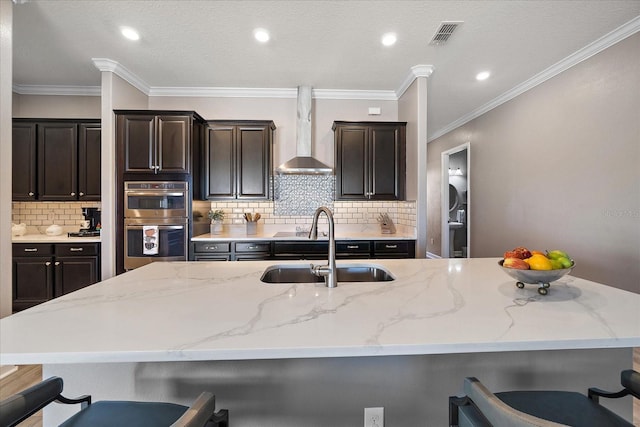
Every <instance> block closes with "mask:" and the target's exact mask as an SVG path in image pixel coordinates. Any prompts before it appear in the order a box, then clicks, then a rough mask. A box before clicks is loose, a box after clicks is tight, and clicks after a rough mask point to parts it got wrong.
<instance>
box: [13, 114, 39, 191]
mask: <svg viewBox="0 0 640 427" xmlns="http://www.w3.org/2000/svg"><path fill="white" fill-rule="evenodd" d="M12 138H13V139H12V141H13V144H12V153H11V156H12V159H13V160H12V163H11V165H12V166H11V176H12V187H13V188H12V199H13V200H36V198H37V197H38V189H37V181H36V179H37V174H36V168H37V165H36V124H35V123H29V122H22V123H16V122H14V123H13V137H12Z"/></svg>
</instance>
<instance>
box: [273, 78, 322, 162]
mask: <svg viewBox="0 0 640 427" xmlns="http://www.w3.org/2000/svg"><path fill="white" fill-rule="evenodd" d="M297 114H298V118H297V122H296V123H297V127H296V130H297V132H296V157H294V158H293V159H291V160H289V161H287V162H285V163H283V164H281V165H280V166H278V168H277V169H276V173H278V174H280V175H287V174H288V175H333V169H332V168H331V167H329V166H327V165H325V164H324V163H322V162H321V161H319V160H317V159H314V158H313V157H311V86H298V113H297Z"/></svg>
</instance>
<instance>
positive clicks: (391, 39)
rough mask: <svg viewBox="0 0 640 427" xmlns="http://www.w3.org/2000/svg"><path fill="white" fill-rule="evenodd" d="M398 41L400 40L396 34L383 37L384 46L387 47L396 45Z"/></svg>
mask: <svg viewBox="0 0 640 427" xmlns="http://www.w3.org/2000/svg"><path fill="white" fill-rule="evenodd" d="M396 40H398V38H397V37H396V35H395V33H387V34H385V35H383V36H382V44H383V45H385V46H392V45H394V44H395V43H396Z"/></svg>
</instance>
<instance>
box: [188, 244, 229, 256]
mask: <svg viewBox="0 0 640 427" xmlns="http://www.w3.org/2000/svg"><path fill="white" fill-rule="evenodd" d="M194 252H197V253H220V252H231V243H229V242H195V243H194Z"/></svg>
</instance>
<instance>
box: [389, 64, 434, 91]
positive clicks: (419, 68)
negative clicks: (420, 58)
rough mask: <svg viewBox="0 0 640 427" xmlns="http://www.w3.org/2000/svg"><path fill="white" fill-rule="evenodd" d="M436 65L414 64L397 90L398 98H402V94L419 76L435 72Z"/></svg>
mask: <svg viewBox="0 0 640 427" xmlns="http://www.w3.org/2000/svg"><path fill="white" fill-rule="evenodd" d="M433 70H435V67H434V66H433V65H414V66H413V67H411V71H409V74H408V75H407V77H406V78H405V79H404V81H403V82H402V84H401V85H400V87H399V88H398V90H396V99H400V97H401V96H402V95H404V93H405V92H406V91H407V89H409V86H411V83H413V81H414V80H415V79H416V78H418V77H429V76H430V75H431V74H433Z"/></svg>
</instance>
